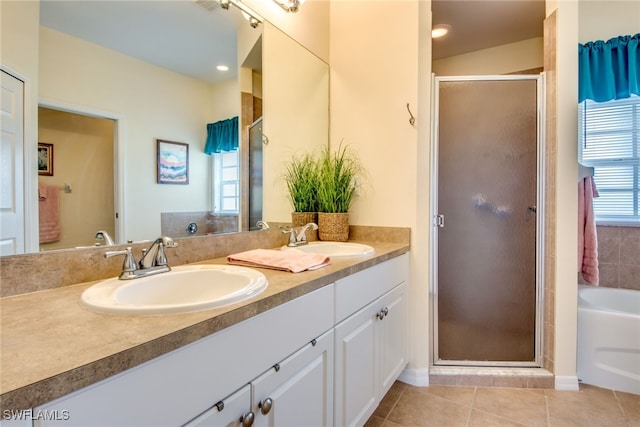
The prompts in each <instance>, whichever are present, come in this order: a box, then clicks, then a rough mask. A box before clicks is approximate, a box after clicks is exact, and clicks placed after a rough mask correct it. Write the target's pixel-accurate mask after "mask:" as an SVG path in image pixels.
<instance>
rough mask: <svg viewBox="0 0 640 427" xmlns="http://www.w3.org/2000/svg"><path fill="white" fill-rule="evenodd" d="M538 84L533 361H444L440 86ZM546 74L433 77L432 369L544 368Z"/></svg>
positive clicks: (431, 199)
mask: <svg viewBox="0 0 640 427" xmlns="http://www.w3.org/2000/svg"><path fill="white" fill-rule="evenodd" d="M509 80H535V81H536V88H537V90H536V101H537V107H536V120H537V123H536V130H537V132H536V145H537V149H536V156H537V158H536V187H537V188H536V266H535V274H536V277H535V286H536V290H535V297H536V301H535V304H536V307H535V326H534V328H535V330H534V336H535V343H534V360H533V361H486V360H482V361H476V360H449V359H446V360H443V359H440V357H439V351H438V342H439V341H438V328H439V324H438V230H439V226H438V221H439V215H438V214H439V212H438V189H439V185H438V162H439V149H438V148H439V140H438V137H439V124H438V120H439V105H440V104H439V101H440V99H439V87H440V82H458V81H509ZM544 87H545V83H544V73H540V74H509V75H478V76H436V75H432V85H431V94H432V96H431V102H432V105H431V111H432V117H431V123H432V125H431V177H430V181H431V192H430V194H431V196H430V206H431V209H430V218H431V224H432V232H431V233H430V236H431V237H430V249H431V251H430V252H431V260H430V264H431V268H430V271H431V277H430V294H431V298H430V300H431V313H432V319H431V320H432V322H431V324H432V328H431V347H432V349H433V351H432V356H431V357H432V365H434V366H450V367H451V366H469V367H479V368H491V367H507V368H540V367H542V366H543V352H544V350H543V346H544V342H543V331H544V217H545V206H544V177H545V165H544V159H545V147H544V146H545V143H544V141H545V135H544V129H545V126H544V124H545V109H544V106H545V91H544Z"/></svg>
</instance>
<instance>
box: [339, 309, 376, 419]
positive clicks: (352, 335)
mask: <svg viewBox="0 0 640 427" xmlns="http://www.w3.org/2000/svg"><path fill="white" fill-rule="evenodd" d="M380 308H381V307H380V306H379V305H378V304H377V302H374V303H371V304H370V305H368V306H366V307H365V308H363V309H362V310H360V311H358V312H357V313H356V314H354V315H352V316H351V317H349V318H347V319H346V320H344V321H343V322H341V323H340V324H339V325H337V326H336V328H335V335H336V336H335V342H336V346H335V355H336V357H335V359H336V368H335V391H334V395H335V398H334V402H335V416H334V423H335V425H336V426H344V427H346V426H361V425H364V423H365V422H366V421H367V419H368V418H369V416H370V415H371V414H372V413H373V411H374V410H375V408H376V405H377V404H378V392H377V386H376V384H377V381H378V380H377V376H378V370H377V368H376V366H377V365H378V354H377V353H376V351H375V349H376V348H378V344H377V340H378V333H377V328H376V326H377V323H378V321H379V320H378V318H377V314H378V311H379V310H380Z"/></svg>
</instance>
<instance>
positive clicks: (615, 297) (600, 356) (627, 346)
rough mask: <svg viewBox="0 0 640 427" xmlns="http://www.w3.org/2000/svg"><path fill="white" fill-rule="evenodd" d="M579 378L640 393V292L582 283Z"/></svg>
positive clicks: (579, 300)
mask: <svg viewBox="0 0 640 427" xmlns="http://www.w3.org/2000/svg"><path fill="white" fill-rule="evenodd" d="M578 379H580V380H581V381H582V382H583V383H586V384H591V385H595V386H598V387H603V388H609V389H613V390H619V391H624V392H627V393H634V394H639V395H640V291H634V290H628V289H612V288H604V287H595V286H589V285H581V286H579V289H578Z"/></svg>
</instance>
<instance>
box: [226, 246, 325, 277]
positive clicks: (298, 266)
mask: <svg viewBox="0 0 640 427" xmlns="http://www.w3.org/2000/svg"><path fill="white" fill-rule="evenodd" d="M330 261H331V259H330V258H329V257H328V256H326V255H321V254H315V253H304V252H296V251H281V250H278V249H252V250H250V251H245V252H239V253H237V254H232V255H229V256H228V257H227V263H229V264H236V265H244V266H246V267H258V268H271V269H274V270H283V271H290V272H292V273H300V272H301V271H305V270H317V269H318V268H321V267H325V266H327V265H329V262H330Z"/></svg>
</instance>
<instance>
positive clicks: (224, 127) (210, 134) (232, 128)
mask: <svg viewBox="0 0 640 427" xmlns="http://www.w3.org/2000/svg"><path fill="white" fill-rule="evenodd" d="M237 149H238V116H236V117H232V118H230V119H226V120H220V121H218V122H215V123H209V124H208V125H207V142H206V144H205V146H204V152H205V154H213V153H227V152H231V151H236V150H237Z"/></svg>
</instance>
